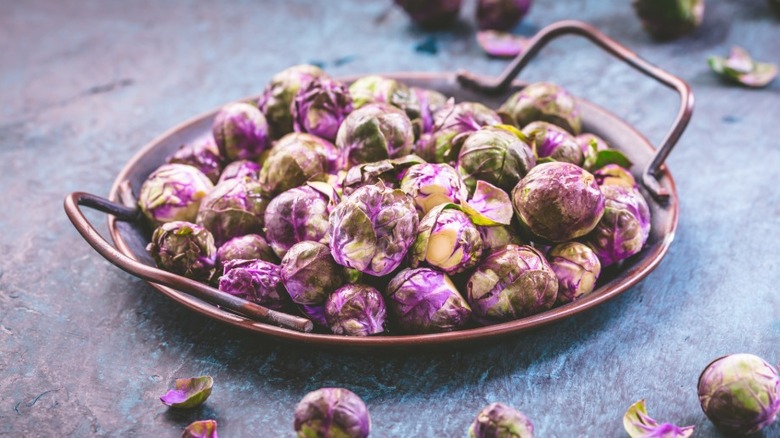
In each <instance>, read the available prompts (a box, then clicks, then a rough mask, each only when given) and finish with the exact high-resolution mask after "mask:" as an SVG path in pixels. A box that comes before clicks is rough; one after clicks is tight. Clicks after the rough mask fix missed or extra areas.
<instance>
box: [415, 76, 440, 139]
mask: <svg viewBox="0 0 780 438" xmlns="http://www.w3.org/2000/svg"><path fill="white" fill-rule="evenodd" d="M409 90H410V91H411V92H412V93H413V94H414V96H415V98H416V100H417V104H418V106H419V108H420V122H421V124H422V132H424V133H429V132H433V126H434V117H435V115H436V113H437V112H438V111H439V110H441V109H442V108H444V105H446V103H447V98H446V97H445V96H444V95H443V94H441V93H439V92H438V91H434V90H429V89H427V88H418V87H411V88H409ZM407 114H409V113H408V112H407ZM410 117H411V116H410Z"/></svg>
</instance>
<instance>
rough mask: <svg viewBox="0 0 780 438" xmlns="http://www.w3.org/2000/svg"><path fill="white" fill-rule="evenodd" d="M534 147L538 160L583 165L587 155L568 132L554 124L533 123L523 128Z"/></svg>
mask: <svg viewBox="0 0 780 438" xmlns="http://www.w3.org/2000/svg"><path fill="white" fill-rule="evenodd" d="M523 134H525V135H526V136H527V137H528V139H529V140H530V141H531V144H532V145H533V149H534V153H535V154H536V158H547V159H548V160H553V161H563V162H566V163H572V164H576V165H578V166H581V165H582V162H583V160H584V159H585V155H584V153H583V151H582V148H581V147H580V145H579V143H577V141H576V140H575V139H574V137H572V135H571V134H569V133H568V132H566V130H565V129H563V128H559V127H557V126H555V125H553V124H552V123H547V122H539V121H537V122H531V123H529V124H527V125H525V127H524V128H523Z"/></svg>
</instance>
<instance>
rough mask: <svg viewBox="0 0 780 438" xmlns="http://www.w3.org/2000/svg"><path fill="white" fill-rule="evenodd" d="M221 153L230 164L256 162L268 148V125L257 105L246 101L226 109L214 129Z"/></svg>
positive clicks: (218, 117) (220, 112)
mask: <svg viewBox="0 0 780 438" xmlns="http://www.w3.org/2000/svg"><path fill="white" fill-rule="evenodd" d="M212 131H213V134H214V141H215V142H216V143H217V147H218V148H219V154H220V155H221V156H223V157H225V159H227V160H229V161H233V160H254V159H257V158H259V157H260V154H262V153H263V151H264V150H265V149H266V148H267V147H268V144H269V140H268V123H267V122H266V120H265V116H264V115H263V113H262V112H261V111H260V110H259V109H257V107H256V106H254V105H251V104H248V103H245V102H234V103H229V104H227V105H225V106H224V107H222V109H221V110H220V111H219V112H218V113H217V116H216V118H214V124H213V126H212Z"/></svg>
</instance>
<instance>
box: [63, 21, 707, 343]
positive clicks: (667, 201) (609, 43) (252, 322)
mask: <svg viewBox="0 0 780 438" xmlns="http://www.w3.org/2000/svg"><path fill="white" fill-rule="evenodd" d="M567 34H577V35H580V36H583V37H585V38H587V39H589V40H590V41H592V42H593V43H595V44H596V45H598V46H599V47H601V48H603V49H604V50H606V51H607V52H609V53H611V54H612V55H614V56H615V57H617V58H618V59H620V60H622V61H624V62H626V63H627V64H629V65H631V66H632V67H634V68H635V69H637V70H638V71H640V72H642V73H643V74H645V75H646V76H648V77H651V78H653V79H655V80H657V81H659V82H660V83H662V84H663V85H665V86H667V87H669V88H671V89H672V90H675V91H676V92H677V93H678V94H679V95H680V107H679V109H678V112H677V117H676V119H675V121H674V124H673V126H672V128H671V129H670V130H669V132H668V134H667V135H666V137H665V139H664V140H663V142H662V144H661V146H660V147H658V148H657V149H656V148H654V147H653V145H652V144H651V143H650V142H649V141H648V140H647V139H646V138H645V137H644V136H643V135H642V134H640V133H639V132H637V131H636V130H635V129H634V128H633V127H631V126H630V125H629V124H627V123H626V122H625V121H623V120H621V119H619V118H618V117H616V116H615V115H613V114H611V113H610V112H609V111H607V110H605V109H603V108H601V107H599V106H596V105H594V104H592V103H589V102H587V101H584V100H579V105H580V109H581V114H582V121H583V127H584V129H583V131H584V132H592V133H595V134H597V135H599V136H601V137H603V138H604V139H605V140H606V141H607V142H608V143H609V144H611V145H613V146H614V147H616V148H618V149H621V150H622V151H623V152H624V153H625V154H626V155H627V156H628V157H629V158H630V159H631V160H632V161H633V162H634V166H633V168H632V169H633V170H632V171H633V172H634V176H635V177H636V179H637V181H640V186H641V187H640V189H641V190H642V192H643V194H644V195H645V197H646V199H647V200H648V204H649V206H650V210H651V214H652V228H651V233H650V237H649V239H648V241H647V244H646V245H645V247H644V248H643V250H642V251H641V252H640V253H639V254H637V255H635V256H633V257H632V258H630V259H628V260H626V261H624V262H623V264H622V265H620V266H619V268H617V269H608V270H606V271H605V272H604V273H603V274H602V278H600V279H599V283H598V288H597V290H596V291H594V292H593V293H592V294H590V295H588V296H586V297H584V298H582V299H580V300H577V301H574V302H572V303H569V304H567V305H563V306H560V307H555V308H553V309H551V310H548V311H546V312H543V313H540V314H537V315H533V316H529V317H526V318H523V319H519V320H516V321H511V322H506V323H502V324H496V325H491V326H487V327H475V328H469V329H465V330H461V331H456V332H449V333H439V334H426V335H404V336H399V335H394V336H376V337H347V336H336V335H330V334H320V333H313V332H312V331H311V329H312V326H311V322H309V321H308V320H305V319H303V318H300V317H296V316H293V315H287V314H283V313H279V312H274V311H270V310H268V309H265V308H263V307H262V306H258V305H255V304H252V303H249V302H246V301H243V300H241V299H238V298H234V297H232V296H229V295H227V294H223V293H220V292H219V291H217V290H215V289H213V288H211V287H209V286H206V285H203V284H200V283H197V282H195V281H193V280H189V279H187V278H184V277H181V276H178V275H175V274H172V273H169V272H165V271H162V270H160V269H157V268H156V267H155V264H154V261H153V260H152V259H151V257H150V256H149V255H148V254H147V252H146V250H145V246H146V244H147V242H148V241H149V235H148V231H147V230H146V229H145V228H144V227H143V226H142V224H141V221H140V220H139V215H138V211H137V208H136V207H135V205H134V203H133V197H132V193H138V190H139V188H140V186H141V184H142V183H143V181H144V180H145V179H146V178H147V176H148V175H149V174H150V173H151V172H152V171H153V170H154V169H156V168H157V167H158V166H159V165H161V164H162V163H164V162H165V159H166V157H168V156H169V155H171V154H172V153H173V152H174V151H175V150H176V149H177V148H178V147H179V146H180V145H182V144H186V143H190V142H192V141H194V140H196V139H198V138H202V137H204V136H206V135H208V134H209V133H210V131H211V124H212V120H213V118H214V116H215V114H216V112H217V110H218V109H215V110H213V111H210V112H208V113H206V114H203V115H201V116H198V117H196V118H193V119H191V120H189V121H187V122H185V123H183V124H181V125H179V126H176V127H174V128H173V129H171V130H169V131H168V132H166V133H164V134H162V135H161V136H159V137H158V138H156V139H155V140H153V141H152V142H151V143H149V144H147V145H146V146H145V147H143V149H141V151H140V152H138V153H137V154H136V155H135V156H134V157H133V158H132V159H131V160H130V162H128V163H127V165H126V166H125V167H124V169H122V170H121V171H120V172H119V175H118V176H117V178H116V180H115V181H114V184H113V187H112V189H111V193H110V194H109V199H103V198H101V197H98V196H95V195H90V194H87V193H82V192H75V193H71V194H70V195H68V196H67V197H66V199H65V211H66V213H67V215H68V217H69V218H70V220H71V221H72V222H73V224H74V226H75V227H76V229H77V230H78V231H79V233H81V235H82V236H83V237H84V239H85V240H86V241H87V242H88V243H89V244H90V245H91V246H92V247H93V248H94V249H95V250H96V251H97V252H98V253H100V254H101V255H102V256H103V257H105V258H106V259H107V260H108V261H110V262H112V263H113V264H115V265H117V266H118V267H120V268H121V269H123V270H125V271H127V272H129V273H130V274H133V275H135V276H137V277H140V278H142V279H144V280H146V281H147V282H148V283H149V284H151V285H152V286H153V287H154V288H156V289H157V290H158V291H160V292H161V293H163V294H164V295H166V296H167V297H169V298H171V299H173V300H174V301H176V302H178V303H179V304H181V305H183V306H185V307H187V308H189V309H191V310H193V311H195V312H198V313H200V314H202V315H205V316H207V317H209V318H212V319H215V320H217V321H221V322H223V323H226V324H229V325H232V326H235V327H239V328H241V329H244V330H248V331H250V332H254V333H258V334H260V335H265V336H267V337H271V338H275V339H278V340H282V341H288V342H293V343H296V344H301V345H316V346H322V347H337V348H359V349H379V350H385V349H409V348H413V347H420V346H446V347H450V346H456V345H462V344H467V343H476V342H484V341H487V340H495V339H499V338H502V337H506V336H510V335H518V334H520V333H522V332H525V331H527V330H530V329H533V328H538V327H541V326H544V325H547V324H551V323H554V322H556V321H560V320H563V319H565V318H568V317H570V316H573V315H575V314H578V313H580V312H584V311H586V310H588V309H591V308H593V307H596V306H598V305H599V304H601V303H603V302H605V301H607V300H609V299H611V298H613V297H615V296H617V295H618V294H620V293H622V292H624V291H626V290H627V289H629V288H631V287H632V286H633V285H635V284H636V283H638V282H639V281H640V280H642V279H643V278H644V277H646V276H647V275H648V274H649V273H650V272H651V271H652V270H653V269H655V267H656V266H658V264H659V263H660V261H661V259H662V258H663V257H664V255H665V254H666V252H667V250H668V249H669V246H670V245H671V243H672V241H673V239H674V234H675V230H676V228H677V217H678V213H679V204H678V198H677V190H676V188H675V185H674V180H673V179H672V175H671V173H670V172H669V170H668V169H667V168H666V166H665V165H664V164H663V163H664V160H665V159H666V157H667V156H668V154H669V152H670V151H671V149H672V147H673V146H674V145H675V143H676V142H677V140H678V139H679V137H680V135H681V134H682V132H683V131H684V130H685V127H686V125H687V124H688V121H689V119H690V117H691V114H692V110H693V95H692V93H691V90H690V87H689V86H688V85H687V84H686V83H685V82H684V81H682V80H681V79H679V78H677V77H675V76H673V75H671V74H669V73H667V72H665V71H663V70H661V69H659V68H657V67H655V66H653V65H651V64H649V63H647V62H646V61H644V60H642V59H641V58H639V57H638V56H637V55H636V54H634V53H633V52H631V51H630V50H629V49H627V48H625V47H624V46H622V45H620V44H618V43H617V42H615V41H614V40H612V39H610V38H609V37H607V36H606V35H604V34H602V33H600V32H599V31H598V30H596V29H595V28H593V27H592V26H590V25H587V24H584V23H581V22H576V21H562V22H558V23H554V24H552V25H550V26H548V27H546V28H544V29H542V30H541V31H540V32H539V33H538V34H537V35H536V36H535V37H534V38H533V39H532V40H531V42H530V45H529V47H528V48H527V49H526V51H525V52H524V53H523V54H522V55H520V56H519V57H518V58H517V59H515V60H514V61H513V62H512V63H511V65H509V67H507V69H506V71H505V72H504V74H503V75H502V76H501V77H499V78H479V77H476V76H473V75H471V74H469V73H466V72H456V73H453V72H445V73H392V74H384V75H383V76H386V77H390V78H394V79H398V80H400V81H403V82H405V83H406V84H408V85H413V86H420V87H426V88H432V89H435V90H438V91H440V92H442V93H444V94H445V95H448V96H453V97H455V99H456V101H479V102H482V103H484V104H486V105H488V106H489V107H493V108H496V107H498V106H499V105H500V104H501V103H502V102H503V101H504V100H505V99H506V98H507V97H508V96H509V95H510V94H511V93H512V92H514V91H516V90H518V89H520V88H522V87H523V83H522V82H518V81H515V80H514V79H515V77H516V76H517V75H518V73H520V71H521V70H522V69H523V67H525V65H527V63H528V62H529V61H530V60H531V58H532V57H533V56H534V55H535V54H536V53H538V51H539V50H540V49H541V48H542V47H543V46H544V45H545V44H547V43H548V42H549V41H550V40H552V39H554V38H556V37H558V36H561V35H567ZM342 79H344V80H345V81H350V78H342ZM250 99H256V97H254V98H252V97H250ZM80 206H86V207H90V208H95V209H98V210H100V211H103V212H105V213H108V214H109V216H108V229H109V232H110V234H111V238H112V239H113V243H114V245H111V244H110V243H108V242H107V241H106V240H104V239H103V238H102V237H101V236H100V234H99V233H98V232H97V231H96V230H95V229H94V228H93V227H92V225H91V224H90V223H89V222H88V221H87V219H86V217H85V216H84V214H83V212H82V211H81V209H80Z"/></svg>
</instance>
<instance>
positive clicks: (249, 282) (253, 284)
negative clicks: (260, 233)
mask: <svg viewBox="0 0 780 438" xmlns="http://www.w3.org/2000/svg"><path fill="white" fill-rule="evenodd" d="M219 290H221V291H222V292H225V293H228V294H230V295H234V296H237V297H239V298H243V299H245V300H247V301H251V302H253V303H257V304H260V305H261V306H265V307H268V308H269V309H274V310H282V309H284V308H285V307H287V305H288V304H289V302H290V297H289V296H288V295H287V291H286V290H285V289H284V285H283V284H282V277H281V269H280V267H279V265H275V264H273V263H269V262H266V261H263V260H230V261H228V262H226V263H225V273H224V275H222V276H221V277H219Z"/></svg>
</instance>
